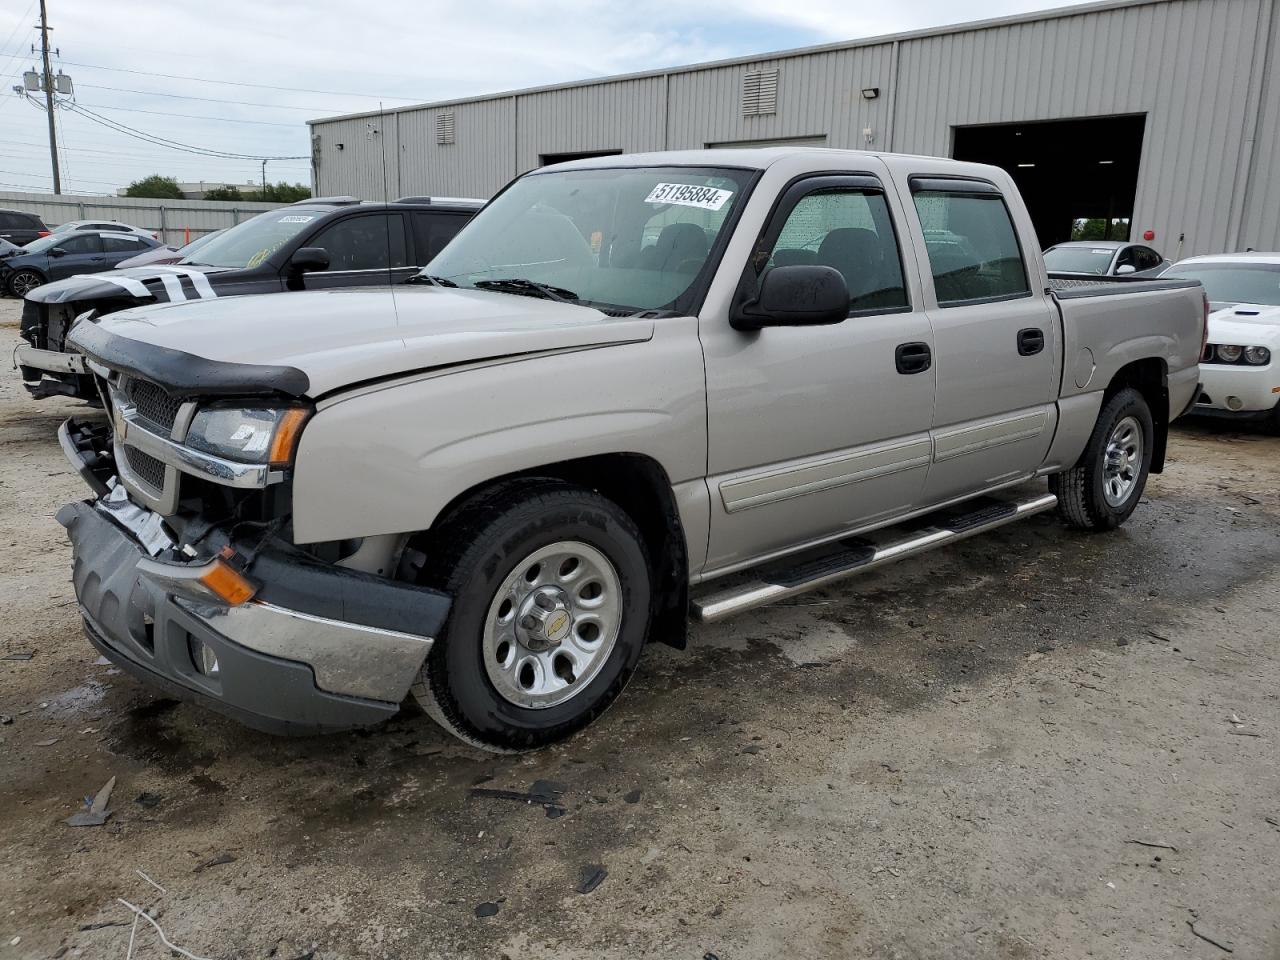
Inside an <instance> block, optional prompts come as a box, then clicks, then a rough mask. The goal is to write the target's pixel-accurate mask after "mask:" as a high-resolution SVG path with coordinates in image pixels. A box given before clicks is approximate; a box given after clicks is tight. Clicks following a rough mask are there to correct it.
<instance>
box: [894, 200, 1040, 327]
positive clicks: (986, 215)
mask: <svg viewBox="0 0 1280 960" xmlns="http://www.w3.org/2000/svg"><path fill="white" fill-rule="evenodd" d="M912 196H913V198H914V200H915V207H916V212H917V214H918V215H919V217H920V226H921V228H922V229H923V231H924V243H925V249H926V251H927V252H928V254H929V266H930V269H931V272H932V274H933V286H934V290H935V291H936V293H937V297H938V303H939V305H941V306H956V305H959V304H963V303H975V302H982V301H987V300H1010V299H1013V298H1016V297H1026V296H1030V295H1031V285H1030V283H1029V281H1028V279H1027V267H1026V264H1025V262H1024V261H1023V258H1022V249H1021V247H1020V246H1019V245H1018V234H1017V231H1016V230H1015V229H1014V226H1013V218H1012V217H1011V216H1010V214H1009V209H1008V207H1006V206H1005V203H1004V198H1003V197H1002V196H1001V195H1000V193H999V192H998V191H996V190H995V188H994V187H992V186H990V185H989V184H985V183H974V184H972V185H970V184H967V183H966V182H964V181H957V183H956V185H955V186H954V187H951V186H949V185H948V184H947V181H945V180H940V179H939V180H935V179H930V180H923V181H913V183H912Z"/></svg>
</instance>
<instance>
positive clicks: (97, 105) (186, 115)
mask: <svg viewBox="0 0 1280 960" xmlns="http://www.w3.org/2000/svg"><path fill="white" fill-rule="evenodd" d="M76 102H77V103H79V102H80V101H78V100H77V101H76ZM84 106H86V107H93V108H94V109H95V110H123V111H125V112H126V113H149V114H151V116H153V117H181V118H183V119H185V120H213V121H215V122H217V123H252V124H255V125H257V126H264V127H288V128H289V129H291V130H299V129H301V125H300V124H297V123H278V122H276V121H273V120H237V119H236V118H234V117H210V116H208V115H207V114H199V113H165V112H163V111H161V110H143V109H141V108H139V107H117V106H106V105H105V104H101V103H86V104H84Z"/></svg>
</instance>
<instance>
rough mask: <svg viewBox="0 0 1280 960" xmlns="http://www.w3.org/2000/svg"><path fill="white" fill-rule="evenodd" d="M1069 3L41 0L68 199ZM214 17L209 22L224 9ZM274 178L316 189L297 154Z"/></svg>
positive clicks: (4, 102) (12, 40) (17, 110)
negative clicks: (352, 127)
mask: <svg viewBox="0 0 1280 960" xmlns="http://www.w3.org/2000/svg"><path fill="white" fill-rule="evenodd" d="M1065 2H1066V0H897V2H896V3H880V4H872V3H867V2H863V3H849V2H848V0H815V2H805V0H800V2H790V3H780V2H777V0H702V2H700V3H696V4H690V3H681V2H677V0H657V2H649V3H635V2H632V3H619V2H617V0H610V2H596V0H536V2H535V0H468V2H456V0H431V2H427V3H422V2H409V0H382V2H381V3H364V4H352V3H350V2H344V3H337V2H334V0H306V2H301V0H274V2H262V0H220V2H218V3H216V4H198V5H197V4H189V3H182V2H173V0H159V2H157V0H145V2H144V0H111V2H109V3H108V2H103V0H48V4H49V22H50V24H51V25H52V26H53V27H54V32H53V34H52V37H53V41H52V42H53V45H54V46H57V47H58V48H59V49H60V50H61V55H60V56H59V57H56V58H55V60H54V71H55V72H57V70H58V69H59V68H61V69H62V70H64V71H65V72H66V73H67V74H69V75H70V76H71V77H72V79H73V80H74V82H75V90H76V96H75V100H76V103H77V104H79V105H80V107H82V108H83V109H84V110H85V111H89V112H90V113H92V114H94V115H96V116H97V117H98V118H101V120H99V119H94V118H93V117H90V116H88V115H86V114H84V113H77V112H75V111H74V110H72V109H70V108H68V109H59V110H57V111H56V116H57V118H58V126H59V130H60V133H59V144H60V146H61V147H62V148H63V152H62V156H61V164H62V174H63V191H64V192H68V193H70V192H82V193H111V192H114V191H115V188H117V187H120V186H124V185H126V184H128V183H129V182H130V181H131V180H134V179H137V178H139V177H142V176H146V175H148V174H151V173H162V174H166V175H169V176H173V177H176V178H177V179H178V180H181V181H199V180H205V181H210V180H215V181H220V180H225V181H229V182H237V183H244V182H247V181H254V182H256V181H257V180H258V179H259V178H260V177H261V175H262V168H261V165H260V163H259V162H258V161H257V160H233V159H221V158H215V157H210V156H204V155H201V154H200V153H192V152H188V151H183V150H179V149H176V148H169V147H160V146H155V145H153V144H150V143H147V142H145V141H144V140H140V139H138V138H136V137H135V136H133V135H131V134H129V133H127V132H124V131H121V130H119V129H118V127H117V129H109V128H108V127H107V126H105V125H104V124H103V122H102V121H103V120H105V121H109V122H113V123H114V124H116V125H123V126H126V127H129V128H132V129H133V130H134V131H138V132H141V133H142V134H144V135H148V136H150V137H153V138H154V137H159V138H162V139H165V140H168V141H172V142H175V143H179V144H186V145H189V146H191V147H195V148H197V149H198V150H213V151H218V152H222V153H232V154H239V155H248V156H253V157H263V156H270V157H301V156H304V155H306V154H307V153H308V144H307V128H306V126H305V121H306V120H308V119H315V118H318V117H323V116H328V115H332V114H338V113H351V112H356V111H361V110H376V109H377V108H378V104H379V101H381V102H382V103H383V104H385V105H386V106H387V107H393V106H402V105H406V104H411V103H420V102H425V101H432V100H443V99H448V98H451V97H458V96H470V95H475V94H482V93H491V92H497V91H501V90H510V89H514V88H519V87H527V86H534V85H538V84H544V83H558V82H563V81H567V80H578V79H582V78H587V77H599V76H607V75H610V74H617V73H629V72H632V71H636V70H648V69H654V68H658V67H667V66H676V65H679V64H685V63H694V62H697V61H701V60H713V59H720V58H724V57H735V56H743V55H750V54H756V53H763V52H767V51H773V50H781V49H786V48H789V47H798V46H804V45H808V44H814V43H829V42H833V41H838V40H847V39H851V38H855V37H869V36H876V35H880V34H885V33H893V32H897V31H901V30H913V29H918V28H921V27H929V26H935V25H938V24H943V23H955V22H960V21H965V20H975V19H985V18H987V17H996V16H1004V15H1007V14H1011V13H1020V12H1026V11H1030V10H1036V9H1044V8H1047V7H1052V6H1062V5H1064V4H1065ZM38 10H39V5H38V2H37V0H0V80H2V81H3V84H2V85H0V91H3V93H0V190H13V189H27V190H37V191H47V190H50V189H51V187H52V176H51V171H50V162H49V154H48V141H47V133H46V120H45V115H44V111H43V110H42V109H40V108H38V107H37V106H35V105H34V104H32V103H30V102H26V101H25V99H24V98H23V97H21V96H17V95H15V94H14V93H12V92H11V88H12V87H13V86H14V84H17V83H20V82H21V80H22V73H23V71H25V70H29V69H31V67H32V65H33V64H34V63H35V58H34V57H32V55H31V53H30V47H31V44H33V43H35V42H36V41H37V39H38V36H39V35H38V32H37V31H36V30H35V29H34V25H35V23H36V21H37V20H38V18H39V13H38ZM215 11H216V12H215ZM267 176H268V179H270V180H272V181H273V182H274V181H279V180H288V181H290V182H295V181H301V182H307V181H308V180H309V166H308V163H307V161H306V160H304V159H297V160H295V159H288V160H275V161H271V162H270V163H268V165H267Z"/></svg>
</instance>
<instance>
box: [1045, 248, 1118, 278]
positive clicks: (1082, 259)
mask: <svg viewBox="0 0 1280 960" xmlns="http://www.w3.org/2000/svg"><path fill="white" fill-rule="evenodd" d="M1115 254H1116V252H1115V251H1114V250H1109V249H1107V248H1106V247H1050V248H1049V249H1048V250H1046V251H1045V252H1044V265H1045V268H1046V269H1047V270H1048V271H1049V272H1050V273H1089V274H1093V275H1094V276H1097V277H1102V276H1106V273H1107V267H1109V266H1110V265H1111V258H1112V257H1114V256H1115Z"/></svg>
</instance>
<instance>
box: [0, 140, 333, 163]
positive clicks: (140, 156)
mask: <svg viewBox="0 0 1280 960" xmlns="http://www.w3.org/2000/svg"><path fill="white" fill-rule="evenodd" d="M0 147H27V148H30V149H32V150H35V151H36V152H38V153H42V152H43V151H44V150H45V145H44V144H42V143H37V142H35V141H33V140H0ZM62 149H64V150H70V151H72V152H74V153H86V154H93V155H95V156H102V157H120V158H123V159H122V160H121V162H127V161H128V160H154V159H155V154H153V153H142V152H139V153H130V152H128V151H122V150H95V149H93V148H92V147H63V148H62ZM99 162H104V161H99ZM166 162H176V163H195V162H197V161H195V160H190V159H187V158H185V157H179V158H177V159H176V160H174V161H166ZM280 165H282V166H290V167H297V168H301V167H305V166H309V164H307V163H306V162H304V161H301V160H299V161H293V162H288V161H280Z"/></svg>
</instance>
